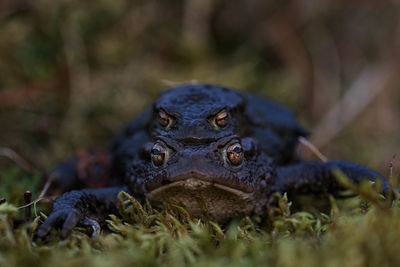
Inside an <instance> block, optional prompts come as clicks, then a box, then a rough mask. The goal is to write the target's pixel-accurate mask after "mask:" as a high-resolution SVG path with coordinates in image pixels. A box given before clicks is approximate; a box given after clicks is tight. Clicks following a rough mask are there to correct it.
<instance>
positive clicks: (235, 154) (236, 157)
mask: <svg viewBox="0 0 400 267" xmlns="http://www.w3.org/2000/svg"><path fill="white" fill-rule="evenodd" d="M226 155H227V157H228V159H229V162H230V163H231V164H232V165H235V166H237V165H239V164H240V163H242V161H243V149H242V145H241V144H240V143H234V144H232V145H230V146H229V147H228V149H227V150H226Z"/></svg>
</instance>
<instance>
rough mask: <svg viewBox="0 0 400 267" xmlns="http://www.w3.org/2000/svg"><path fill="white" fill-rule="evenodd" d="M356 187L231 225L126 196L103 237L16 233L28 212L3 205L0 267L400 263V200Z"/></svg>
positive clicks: (31, 228) (281, 204)
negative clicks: (346, 194) (344, 194)
mask: <svg viewBox="0 0 400 267" xmlns="http://www.w3.org/2000/svg"><path fill="white" fill-rule="evenodd" d="M350 186H351V185H350ZM353 190H357V191H358V193H360V194H361V197H353V198H350V199H346V200H336V199H334V198H333V197H331V198H330V203H329V206H330V208H329V209H328V212H327V214H324V213H322V212H319V211H317V210H316V209H313V210H311V211H297V212H291V202H289V201H288V199H287V197H286V196H285V195H284V196H279V197H278V199H279V201H278V205H277V206H276V208H274V209H271V210H269V211H268V216H267V217H268V219H267V220H264V221H262V222H261V221H260V219H259V218H257V217H252V218H250V217H242V218H238V219H236V220H233V221H232V222H231V223H229V224H228V225H218V224H216V223H214V222H212V221H208V220H206V219H198V218H192V217H191V216H190V215H189V214H187V212H186V211H185V209H184V208H182V207H180V206H179V205H174V204H166V205H165V207H164V208H163V209H162V210H156V209H153V208H152V207H151V205H150V204H149V203H144V204H143V205H141V204H139V203H138V202H137V201H136V200H135V199H133V198H132V197H130V196H129V195H128V194H126V193H123V192H122V193H120V195H119V210H120V214H119V215H118V216H116V215H110V216H109V219H108V220H107V229H105V230H103V231H102V232H101V234H100V236H98V237H96V238H91V237H89V235H88V234H89V233H88V232H87V231H86V230H85V229H80V228H77V229H75V230H74V231H73V233H72V235H71V236H70V237H69V238H67V239H65V240H61V239H60V237H59V233H58V231H56V230H54V231H53V232H52V233H51V234H50V236H49V237H48V238H47V239H46V240H40V239H38V238H36V237H35V229H36V228H37V227H38V224H39V223H40V221H42V220H43V219H44V217H43V216H44V215H43V214H42V215H41V216H38V217H36V218H34V220H33V221H32V222H29V223H25V224H22V225H20V226H18V227H16V228H15V229H13V219H15V218H21V215H22V213H23V210H22V209H17V208H16V207H15V206H13V205H11V204H7V203H4V204H2V205H0V266H10V267H11V266H52V267H53V266H57V267H61V266H158V265H163V266H186V265H190V266H307V267H308V266H399V264H400V253H399V251H400V242H399V237H400V205H399V204H400V201H399V200H397V199H395V200H394V201H393V202H390V203H391V204H389V201H385V200H383V199H382V197H381V196H379V195H378V194H377V193H376V192H375V191H374V189H372V187H371V185H370V184H365V185H362V186H361V187H360V188H354V189H353ZM366 199H368V200H369V201H366ZM36 212H38V211H37V210H36Z"/></svg>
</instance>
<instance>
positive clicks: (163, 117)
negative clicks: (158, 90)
mask: <svg viewBox="0 0 400 267" xmlns="http://www.w3.org/2000/svg"><path fill="white" fill-rule="evenodd" d="M157 120H158V122H159V123H160V124H161V126H164V127H168V126H170V125H171V123H172V118H171V117H170V116H169V115H168V114H167V113H165V112H164V111H162V110H160V111H159V112H158V116H157Z"/></svg>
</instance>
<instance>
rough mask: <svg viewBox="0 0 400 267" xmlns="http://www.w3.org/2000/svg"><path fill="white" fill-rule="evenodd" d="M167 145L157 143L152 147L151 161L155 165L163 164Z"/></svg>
mask: <svg viewBox="0 0 400 267" xmlns="http://www.w3.org/2000/svg"><path fill="white" fill-rule="evenodd" d="M165 153H166V151H165V147H164V146H163V145H161V144H159V143H155V144H154V146H153V147H152V148H151V161H153V163H154V165H156V166H161V165H162V164H163V163H164V160H165Z"/></svg>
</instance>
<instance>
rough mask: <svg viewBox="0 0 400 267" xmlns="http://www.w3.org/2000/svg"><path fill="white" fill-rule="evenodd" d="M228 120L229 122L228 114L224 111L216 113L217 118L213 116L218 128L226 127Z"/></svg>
mask: <svg viewBox="0 0 400 267" xmlns="http://www.w3.org/2000/svg"><path fill="white" fill-rule="evenodd" d="M228 120H229V113H228V112H226V111H224V110H223V111H221V112H220V113H218V114H217V116H215V124H217V125H218V126H219V127H223V126H225V125H227V124H228Z"/></svg>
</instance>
